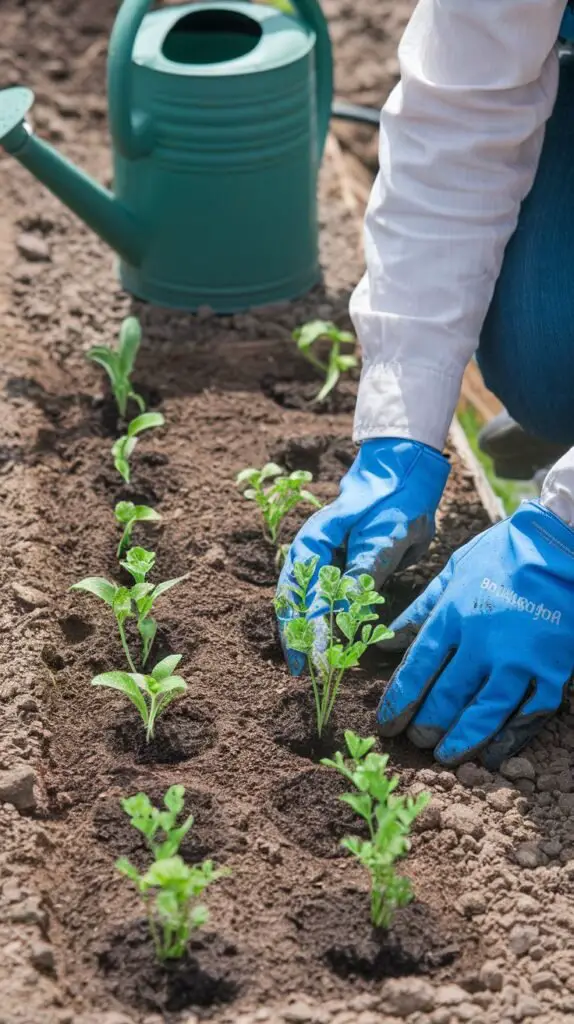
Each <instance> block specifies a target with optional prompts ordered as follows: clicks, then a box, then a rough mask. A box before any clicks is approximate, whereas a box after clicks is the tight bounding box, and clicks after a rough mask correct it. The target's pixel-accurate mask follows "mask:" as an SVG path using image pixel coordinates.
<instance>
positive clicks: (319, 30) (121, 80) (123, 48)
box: [108, 0, 333, 160]
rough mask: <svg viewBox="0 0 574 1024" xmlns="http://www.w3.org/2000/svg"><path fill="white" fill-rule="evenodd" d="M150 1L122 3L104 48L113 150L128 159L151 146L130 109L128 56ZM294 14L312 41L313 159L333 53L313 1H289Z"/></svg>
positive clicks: (324, 124)
mask: <svg viewBox="0 0 574 1024" xmlns="http://www.w3.org/2000/svg"><path fill="white" fill-rule="evenodd" d="M151 4H152V0H123V3H122V5H121V7H120V9H119V11H118V14H117V17H116V20H115V24H114V27H113V29H112V35H111V38H110V45H109V49H108V104H109V122H110V132H111V135H112V141H113V143H114V147H115V149H116V150H118V152H119V153H121V155H122V156H124V157H126V159H128V160H137V159H138V158H139V157H142V156H146V155H147V154H148V153H150V152H151V150H152V149H153V146H154V133H153V125H152V122H151V118H149V116H147V115H146V114H145V113H144V112H143V111H135V110H134V109H133V104H132V89H131V78H132V52H133V48H134V43H135V39H136V36H137V34H138V32H139V29H140V26H141V23H142V21H143V20H144V18H145V16H146V14H147V12H148V10H149V8H150V7H151ZM293 4H294V7H295V8H296V10H297V12H298V13H299V15H300V16H301V18H302V19H303V21H305V22H306V23H307V25H309V27H310V28H311V29H312V30H313V31H314V33H315V35H316V37H317V51H316V52H317V59H316V78H317V121H318V135H319V158H320V157H321V156H322V154H323V149H324V147H325V142H326V139H327V132H328V131H329V121H330V118H331V104H332V101H333V53H332V49H331V40H330V38H329V29H328V26H327V21H326V19H325V15H324V14H323V11H322V10H321V6H320V4H319V3H318V0H293Z"/></svg>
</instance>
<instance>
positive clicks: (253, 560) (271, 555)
mask: <svg viewBox="0 0 574 1024" xmlns="http://www.w3.org/2000/svg"><path fill="white" fill-rule="evenodd" d="M246 504H249V511H250V512H251V513H252V514H253V515H258V514H259V512H258V509H257V508H256V506H255V505H254V504H253V503H252V502H249V503H247V502H246ZM225 546H226V548H227V553H228V556H229V559H230V562H231V569H232V572H233V573H234V575H235V576H236V577H237V579H238V580H245V582H246V583H251V584H253V585H254V586H256V587H273V586H274V585H275V584H276V582H277V567H276V565H275V554H276V549H275V547H274V546H273V544H270V543H269V541H266V540H265V537H264V536H263V533H262V531H261V529H259V530H257V529H247V530H237V531H236V532H234V533H232V534H231V535H230V536H228V537H227V538H226V542H225Z"/></svg>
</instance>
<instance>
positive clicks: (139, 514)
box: [114, 501, 161, 558]
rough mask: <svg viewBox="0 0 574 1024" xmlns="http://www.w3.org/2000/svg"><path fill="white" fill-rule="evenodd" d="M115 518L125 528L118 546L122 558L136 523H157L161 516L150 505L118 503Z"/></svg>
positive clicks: (130, 502)
mask: <svg viewBox="0 0 574 1024" xmlns="http://www.w3.org/2000/svg"><path fill="white" fill-rule="evenodd" d="M114 514H115V517H116V519H117V521H118V523H120V525H121V526H123V528H124V529H123V533H122V536H121V538H120V542H119V544H118V551H117V554H118V558H121V556H122V555H123V553H124V551H125V550H126V548H127V547H129V545H130V543H131V539H132V531H133V528H134V526H135V524H136V523H157V522H158V521H159V520H160V519H161V516H160V514H159V512H156V510H155V509H154V508H150V507H149V505H134V503H133V501H118V503H117V505H116V507H115V509H114Z"/></svg>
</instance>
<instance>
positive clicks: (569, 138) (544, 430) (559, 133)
mask: <svg viewBox="0 0 574 1024" xmlns="http://www.w3.org/2000/svg"><path fill="white" fill-rule="evenodd" d="M477 358H478V362H479V365H480V368H481V370H482V373H483V375H484V379H485V382H486V384H487V386H488V387H489V388H490V389H491V390H492V391H494V393H495V394H496V395H498V397H499V398H500V400H501V401H502V402H503V403H504V405H505V406H506V408H507V409H508V411H509V413H510V415H511V416H512V417H513V418H514V419H515V420H517V421H518V423H520V425H521V426H522V427H524V429H525V430H528V431H529V432H531V433H533V434H536V435H538V436H539V437H542V438H545V439H547V440H549V441H558V442H562V443H564V444H567V445H572V444H574V59H573V58H572V57H567V58H565V59H563V60H562V64H561V71H560V88H559V92H558V99H557V102H556V106H555V108H554V111H553V114H552V117H551V118H550V120H549V122H548V126H547V130H546V137H545V141H544V147H543V151H542V158H541V161H540V166H539V169H538V173H537V176H536V181H535V183H534V186H533V188H532V191H531V192H530V194H529V196H528V197H527V199H526V200H525V201H524V203H523V205H522V209H521V213H520V218H519V222H518V226H517V228H516V231H515V233H514V235H513V237H512V238H511V240H510V242H509V244H508V246H507V248H506V252H505V256H504V263H503V267H502V272H501V275H500V277H499V280H498V283H497V286H496V290H495V294H494V298H493V301H492V304H491V307H490V310H489V313H488V316H487V318H486V321H485V324H484V329H483V332H482V336H481V339H480V346H479V350H478V354H477Z"/></svg>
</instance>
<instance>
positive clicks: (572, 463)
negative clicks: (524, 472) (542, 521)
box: [540, 448, 574, 527]
mask: <svg viewBox="0 0 574 1024" xmlns="http://www.w3.org/2000/svg"><path fill="white" fill-rule="evenodd" d="M540 501H541V502H542V504H543V505H545V506H546V508H549V509H550V510H551V511H552V512H555V513H556V515H557V516H560V518H561V519H563V520H564V522H565V523H568V526H572V527H574V448H570V451H567V452H566V454H565V455H563V456H562V458H561V459H558V462H557V463H556V464H555V465H554V466H553V467H552V469H551V470H550V472H549V473H548V474H547V476H546V479H545V480H544V484H543V485H542V493H541V495H540Z"/></svg>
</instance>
